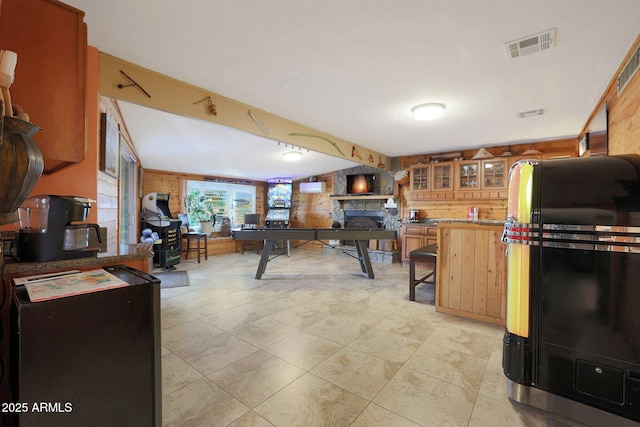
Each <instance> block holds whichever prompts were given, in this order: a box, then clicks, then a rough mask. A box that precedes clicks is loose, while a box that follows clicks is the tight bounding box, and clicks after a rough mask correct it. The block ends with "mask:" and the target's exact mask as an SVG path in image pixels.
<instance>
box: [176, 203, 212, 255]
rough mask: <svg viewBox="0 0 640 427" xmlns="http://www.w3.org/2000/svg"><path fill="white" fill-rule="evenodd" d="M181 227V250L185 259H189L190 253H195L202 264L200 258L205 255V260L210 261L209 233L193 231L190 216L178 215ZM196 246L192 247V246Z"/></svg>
mask: <svg viewBox="0 0 640 427" xmlns="http://www.w3.org/2000/svg"><path fill="white" fill-rule="evenodd" d="M178 219H179V220H180V221H181V225H180V249H181V251H182V252H183V253H184V259H189V252H192V251H195V252H196V254H197V258H198V264H200V256H201V255H204V259H205V260H208V259H209V251H208V249H207V233H200V232H198V231H191V230H190V228H189V216H188V215H187V214H178ZM192 243H193V244H194V245H193V247H191V244H192Z"/></svg>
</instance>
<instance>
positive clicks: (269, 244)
mask: <svg viewBox="0 0 640 427" xmlns="http://www.w3.org/2000/svg"><path fill="white" fill-rule="evenodd" d="M274 244H275V240H265V241H264V247H263V248H262V255H261V256H260V263H259V264H258V271H256V279H258V280H260V279H261V278H262V273H264V271H265V270H266V269H267V262H269V257H270V256H271V251H272V250H273V245H274Z"/></svg>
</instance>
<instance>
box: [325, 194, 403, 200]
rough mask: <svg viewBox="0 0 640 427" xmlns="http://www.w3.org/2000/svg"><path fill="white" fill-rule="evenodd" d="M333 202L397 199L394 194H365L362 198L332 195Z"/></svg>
mask: <svg viewBox="0 0 640 427" xmlns="http://www.w3.org/2000/svg"><path fill="white" fill-rule="evenodd" d="M329 197H331V198H332V199H333V200H387V199H388V198H389V197H395V196H394V195H393V194H363V195H362V196H352V195H348V194H346V195H345V194H343V195H340V194H330V195H329Z"/></svg>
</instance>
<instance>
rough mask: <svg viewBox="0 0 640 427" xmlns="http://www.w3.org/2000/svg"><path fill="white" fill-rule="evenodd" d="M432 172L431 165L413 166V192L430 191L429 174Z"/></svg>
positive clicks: (411, 172) (411, 175) (411, 173)
mask: <svg viewBox="0 0 640 427" xmlns="http://www.w3.org/2000/svg"><path fill="white" fill-rule="evenodd" d="M430 171H431V167H430V165H425V164H417V165H413V166H411V169H410V176H409V179H410V182H411V190H412V191H423V190H430V188H429V172H430Z"/></svg>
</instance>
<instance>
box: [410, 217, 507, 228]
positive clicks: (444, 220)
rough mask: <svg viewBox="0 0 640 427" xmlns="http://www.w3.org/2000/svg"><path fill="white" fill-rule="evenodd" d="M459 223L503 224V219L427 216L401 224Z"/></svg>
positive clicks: (431, 224)
mask: <svg viewBox="0 0 640 427" xmlns="http://www.w3.org/2000/svg"><path fill="white" fill-rule="evenodd" d="M456 222H457V223H461V224H478V225H503V224H504V220H500V219H478V220H470V219H463V218H427V219H421V220H420V221H419V222H403V223H402V225H405V226H412V225H415V226H427V227H437V226H438V224H443V223H447V224H450V223H456Z"/></svg>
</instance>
